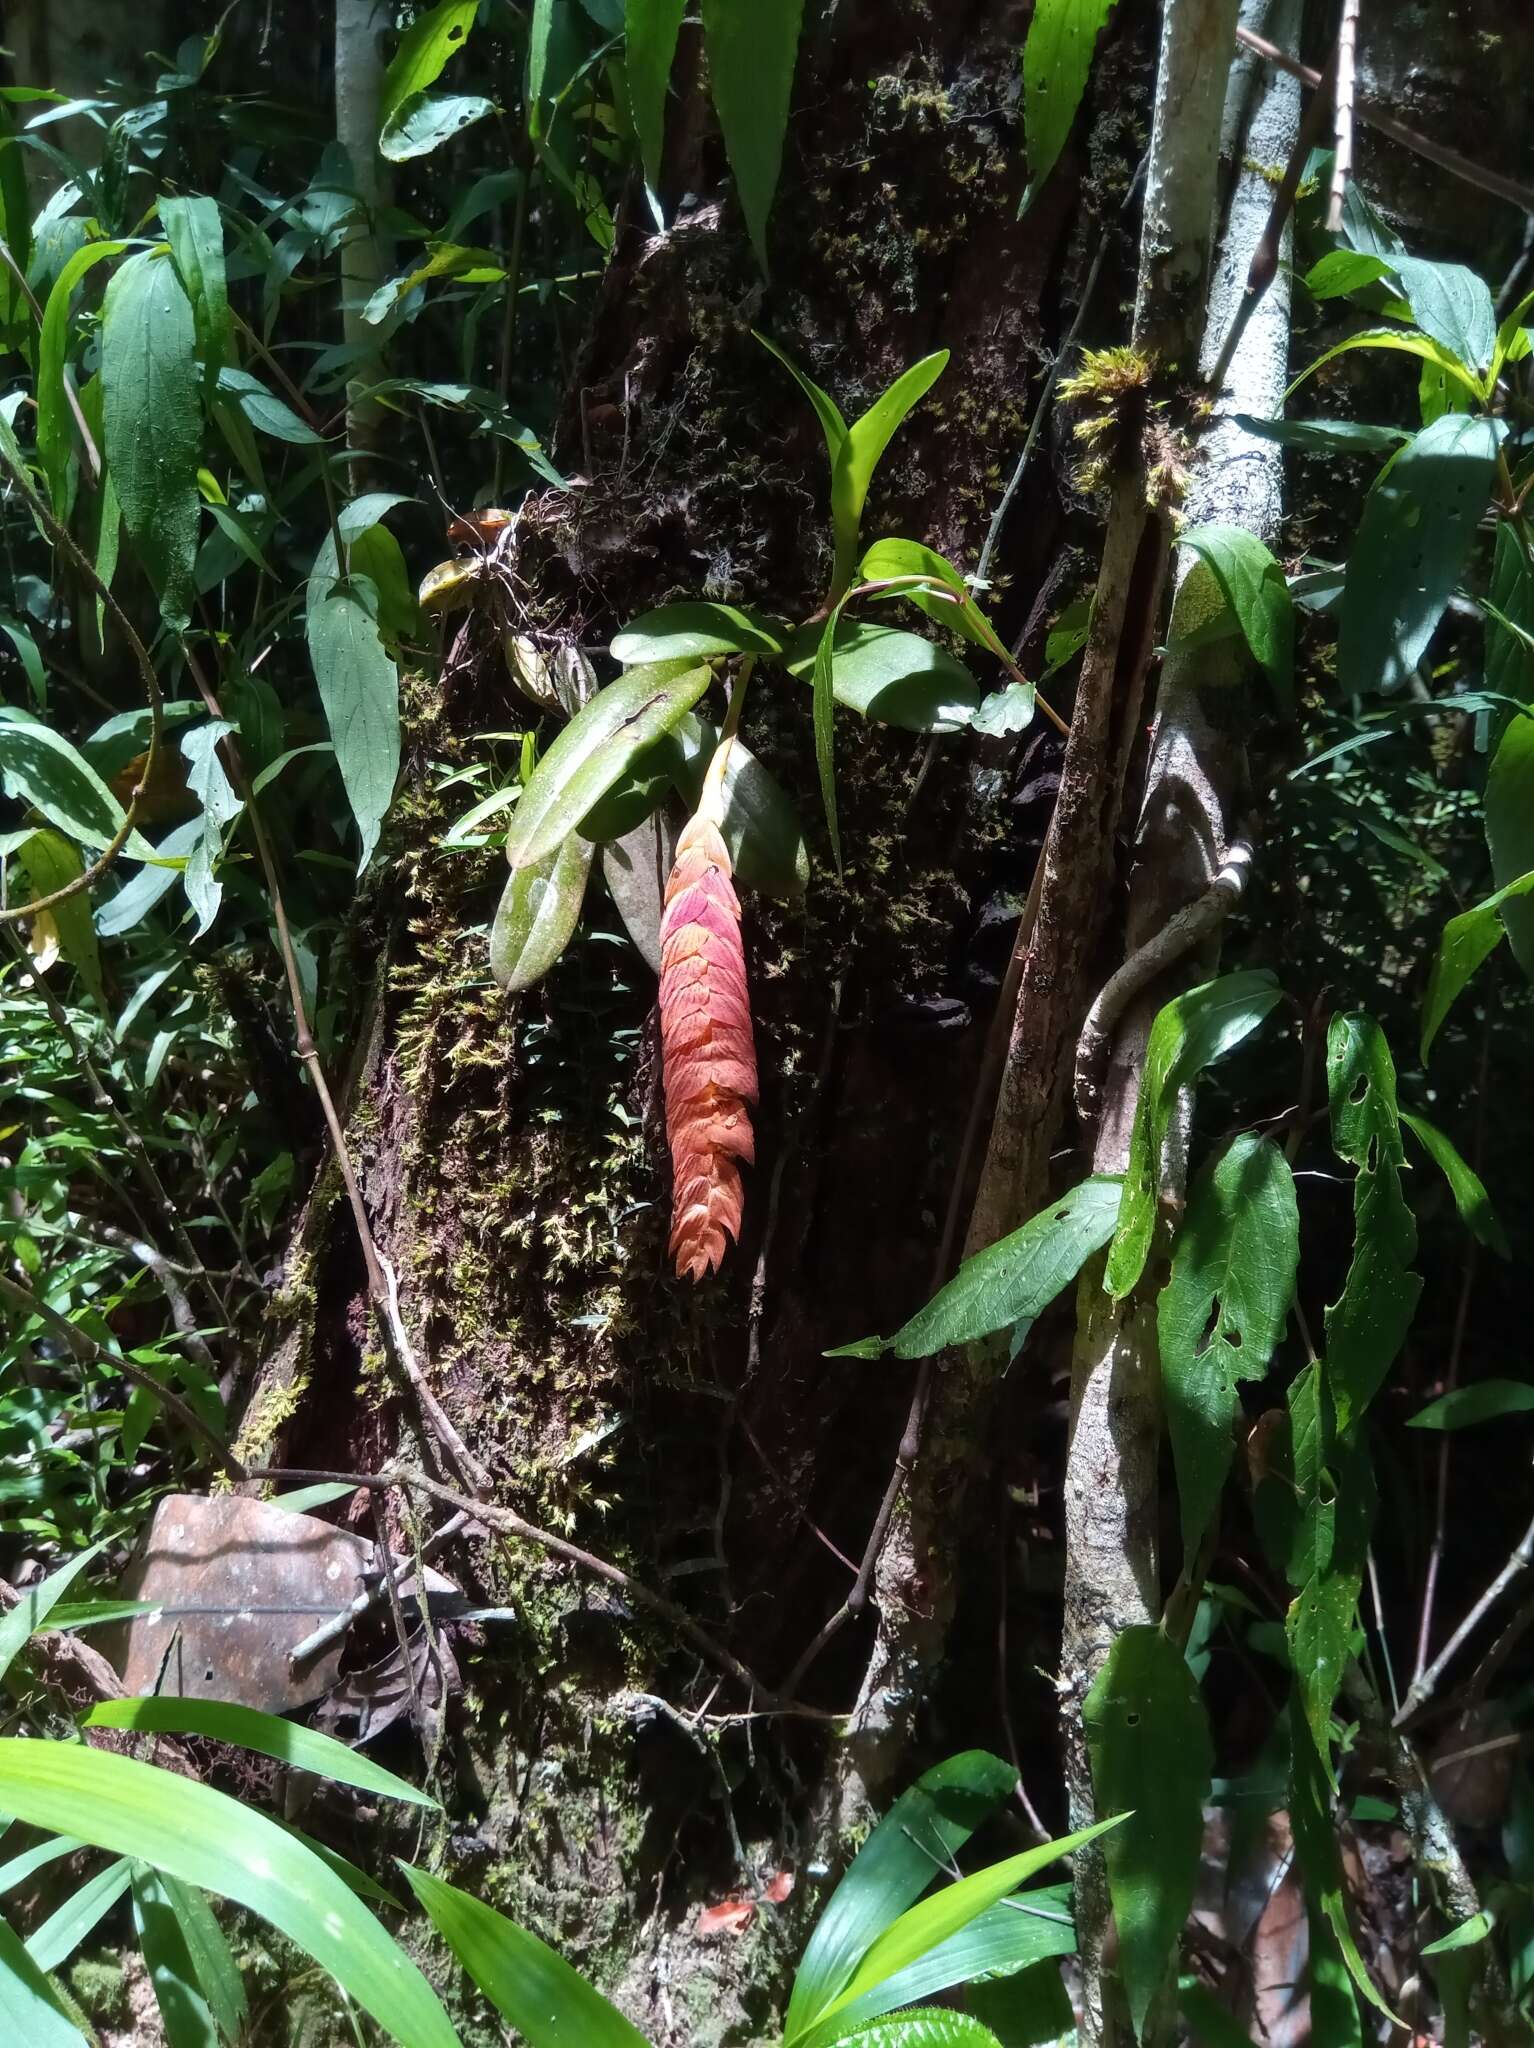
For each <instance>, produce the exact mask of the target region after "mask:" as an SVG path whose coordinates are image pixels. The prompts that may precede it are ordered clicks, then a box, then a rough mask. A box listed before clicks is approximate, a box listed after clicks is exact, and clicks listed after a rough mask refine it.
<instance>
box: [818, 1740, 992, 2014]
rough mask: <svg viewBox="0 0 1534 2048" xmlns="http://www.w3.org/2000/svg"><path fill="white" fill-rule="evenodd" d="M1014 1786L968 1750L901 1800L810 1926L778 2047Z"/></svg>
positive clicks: (826, 2001) (835, 1990)
mask: <svg viewBox="0 0 1534 2048" xmlns="http://www.w3.org/2000/svg"><path fill="white" fill-rule="evenodd" d="M1016 1782H1017V1772H1016V1770H1015V1769H1014V1768H1013V1766H1012V1765H1011V1764H1007V1763H1003V1762H1002V1760H1001V1758H1000V1757H997V1756H992V1755H990V1754H989V1752H988V1751H986V1750H983V1749H972V1750H966V1751H965V1752H964V1753H963V1754H962V1755H960V1756H954V1757H949V1758H948V1759H947V1760H946V1762H944V1763H940V1764H935V1765H934V1766H933V1768H932V1769H931V1770H930V1771H926V1772H924V1773H923V1774H922V1776H921V1777H920V1778H918V1779H917V1781H916V1783H915V1784H914V1785H910V1786H908V1787H907V1788H906V1790H905V1791H904V1792H902V1793H901V1795H900V1797H899V1798H898V1799H897V1800H896V1801H895V1803H894V1805H893V1806H892V1807H891V1808H890V1810H889V1812H888V1813H887V1814H885V1816H884V1818H883V1820H881V1821H880V1822H879V1824H878V1826H877V1827H876V1828H875V1829H874V1831H873V1833H872V1834H871V1835H870V1836H869V1838H868V1840H867V1841H866V1842H865V1843H864V1844H863V1846H862V1848H861V1849H860V1850H859V1851H858V1853H857V1855H856V1856H855V1857H854V1858H853V1860H852V1863H851V1864H850V1866H849V1867H848V1870H847V1874H846V1876H845V1877H843V1879H842V1881H841V1883H840V1884H839V1885H838V1886H837V1888H836V1890H835V1891H834V1892H833V1893H832V1895H831V1898H830V1901H829V1902H828V1904H827V1905H826V1908H825V1910H824V1911H823V1912H822V1913H821V1915H820V1918H819V1919H818V1920H817V1921H816V1923H815V1932H814V1933H813V1934H812V1935H811V1936H810V1940H809V1945H808V1946H807V1947H806V1949H805V1951H804V1956H803V1960H802V1961H801V1962H800V1964H799V1968H798V1971H797V1973H796V1975H795V1977H794V1988H793V1992H792V1994H791V1996H790V1998H789V2002H788V2014H787V2017H786V2019H785V2020H784V2040H785V2042H790V2043H791V2042H794V2041H796V2040H798V2039H799V2037H800V2036H801V2035H803V2034H805V2033H807V2032H808V2031H809V2029H810V2028H811V2027H812V2026H813V2025H814V2024H815V2022H816V2021H817V2020H818V2019H819V2018H820V2016H821V2015H822V2014H823V2013H824V2012H825V2010H826V2008H827V2007H828V2006H829V2005H830V2003H831V2001H832V1999H834V1998H836V1997H837V1996H838V1995H839V1994H840V1993H841V1992H842V1991H843V1990H844V1989H845V1988H846V1985H847V1983H848V1981H849V1979H850V1978H851V1976H852V1973H853V1971H854V1970H855V1969H856V1968H857V1965H858V1963H859V1962H860V1961H861V1959H862V1957H863V1956H864V1955H865V1954H866V1953H867V1951H868V1950H869V1949H870V1948H871V1947H872V1945H873V1943H874V1942H875V1941H876V1940H877V1939H878V1937H879V1936H880V1935H881V1934H882V1933H883V1932H884V1930H885V1929H886V1928H887V1927H888V1926H889V1925H890V1924H891V1922H892V1921H894V1920H895V1919H897V1918H898V1917H899V1915H900V1914H901V1913H903V1912H904V1911H905V1909H906V1907H907V1906H910V1905H914V1904H915V1902H916V1900H917V1899H919V1898H920V1897H921V1895H922V1893H923V1892H924V1891H925V1890H926V1889H927V1887H928V1886H929V1885H930V1884H932V1883H933V1881H934V1880H935V1879H936V1877H937V1876H938V1875H939V1873H940V1872H941V1871H942V1870H943V1869H945V1868H946V1867H947V1866H948V1865H949V1864H950V1863H951V1862H952V1859H953V1856H954V1853H955V1851H957V1850H959V1849H961V1848H962V1847H963V1846H964V1844H965V1843H966V1842H967V1841H968V1840H969V1838H970V1836H971V1835H972V1834H973V1833H974V1831H975V1829H976V1828H977V1827H979V1826H980V1825H981V1823H982V1822H983V1821H985V1820H988V1819H989V1818H990V1816H991V1815H992V1814H993V1813H994V1812H995V1811H996V1809H997V1808H998V1807H999V1806H1000V1805H1001V1804H1002V1803H1003V1801H1005V1800H1007V1799H1009V1798H1010V1797H1011V1796H1012V1789H1013V1786H1014V1785H1015V1784H1016Z"/></svg>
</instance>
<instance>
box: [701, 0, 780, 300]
mask: <svg viewBox="0 0 1534 2048" xmlns="http://www.w3.org/2000/svg"><path fill="white" fill-rule="evenodd" d="M702 13H703V42H704V47H705V49H706V50H707V52H708V77H709V85H710V88H711V90H712V92H713V98H714V111H715V112H716V113H717V114H718V116H719V126H720V128H721V130H722V131H723V134H724V147H725V154H726V155H727V156H728V157H729V159H730V169H731V170H732V171H733V172H734V174H735V189H736V191H737V193H738V194H739V195H740V208H741V212H742V213H743V214H744V215H745V217H746V228H747V231H748V233H749V234H750V236H751V246H752V248H753V249H754V250H755V251H756V260H757V261H758V263H760V264H761V266H762V269H763V271H764V272H765V271H766V269H767V268H768V264H767V216H768V214H769V213H770V212H771V211H772V196H773V193H774V192H775V191H776V190H777V185H778V171H779V168H780V167H781V165H782V162H783V136H784V133H785V131H786V129H787V127H788V102H789V95H790V93H791V92H792V89H793V83H794V59H795V56H796V54H797V52H798V48H799V26H800V22H801V19H802V17H803V13H804V0H751V4H750V5H749V6H745V7H743V6H741V5H740V4H739V0H703V4H702Z"/></svg>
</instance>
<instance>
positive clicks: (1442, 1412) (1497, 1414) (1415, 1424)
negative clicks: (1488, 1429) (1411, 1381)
mask: <svg viewBox="0 0 1534 2048" xmlns="http://www.w3.org/2000/svg"><path fill="white" fill-rule="evenodd" d="M1529 1414H1534V1386H1530V1384H1529V1382H1528V1381H1527V1380H1477V1381H1476V1383H1475V1385H1474V1386H1473V1387H1455V1388H1454V1389H1453V1390H1452V1391H1451V1392H1450V1393H1447V1394H1440V1395H1439V1397H1438V1399H1437V1400H1436V1401H1429V1402H1428V1404H1427V1406H1426V1407H1425V1408H1424V1409H1422V1410H1421V1411H1420V1412H1419V1413H1418V1414H1416V1415H1413V1416H1412V1417H1411V1419H1410V1421H1409V1422H1408V1423H1407V1425H1406V1427H1407V1428H1408V1429H1472V1428H1474V1426H1475V1424H1476V1423H1478V1422H1500V1421H1501V1420H1502V1418H1503V1416H1504V1415H1529Z"/></svg>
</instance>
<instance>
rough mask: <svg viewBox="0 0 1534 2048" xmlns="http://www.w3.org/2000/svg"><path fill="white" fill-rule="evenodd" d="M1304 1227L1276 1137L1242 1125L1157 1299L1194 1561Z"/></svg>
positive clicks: (1186, 1221)
mask: <svg viewBox="0 0 1534 2048" xmlns="http://www.w3.org/2000/svg"><path fill="white" fill-rule="evenodd" d="M1299 1231H1300V1218H1299V1208H1298V1205H1297V1203H1296V1201H1295V1197H1294V1176H1293V1174H1292V1173H1291V1172H1290V1170H1289V1163H1288V1161H1287V1160H1286V1159H1285V1157H1284V1155H1283V1153H1282V1152H1281V1151H1280V1150H1279V1148H1278V1147H1277V1146H1276V1145H1275V1144H1274V1143H1273V1141H1272V1140H1271V1139H1270V1138H1258V1137H1256V1136H1254V1135H1253V1134H1252V1133H1250V1132H1247V1133H1244V1134H1243V1135H1242V1136H1240V1137H1238V1138H1236V1139H1235V1140H1234V1141H1233V1142H1232V1143H1231V1144H1230V1145H1229V1146H1227V1147H1226V1149H1225V1150H1224V1151H1223V1152H1222V1153H1221V1154H1220V1156H1219V1157H1218V1158H1217V1159H1215V1160H1213V1161H1212V1162H1211V1163H1210V1164H1209V1165H1208V1166H1207V1167H1205V1169H1204V1170H1203V1172H1202V1173H1201V1174H1200V1175H1199V1176H1198V1179H1197V1180H1196V1181H1195V1182H1194V1184H1193V1191H1192V1193H1191V1195H1190V1196H1189V1199H1188V1208H1187V1214H1186V1215H1185V1217H1184V1218H1183V1223H1182V1228H1181V1229H1180V1230H1179V1231H1178V1233H1177V1242H1176V1245H1175V1247H1174V1248H1173V1252H1172V1273H1171V1278H1170V1279H1169V1280H1168V1282H1167V1284H1166V1286H1165V1287H1164V1288H1163V1289H1162V1292H1161V1297H1160V1299H1159V1301H1158V1302H1157V1304H1156V1324H1157V1335H1158V1339H1159V1343H1160V1348H1161V1375H1162V1389H1163V1394H1164V1398H1165V1401H1166V1415H1167V1428H1168V1432H1169V1434H1170V1436H1171V1440H1172V1457H1173V1461H1174V1463H1175V1465H1176V1468H1177V1500H1178V1507H1179V1510H1180V1513H1181V1517H1182V1542H1183V1555H1184V1557H1185V1558H1186V1559H1188V1560H1189V1561H1190V1562H1191V1560H1192V1558H1193V1557H1194V1555H1195V1553H1196V1552H1197V1550H1198V1546H1199V1542H1200V1540H1201V1539H1202V1537H1203V1534H1204V1531H1205V1529H1207V1528H1208V1526H1209V1523H1210V1520H1211V1518H1212V1517H1213V1514H1214V1511H1215V1507H1216V1504H1217V1503H1218V1501H1219V1497H1220V1490H1221V1488H1222V1487H1223V1486H1224V1484H1225V1475H1226V1473H1227V1472H1228V1471H1229V1470H1230V1463H1231V1457H1232V1454H1233V1452H1234V1448H1235V1446H1234V1439H1233V1436H1232V1431H1233V1429H1234V1426H1235V1421H1236V1415H1237V1412H1238V1410H1239V1408H1240V1405H1241V1404H1240V1397H1239V1395H1238V1393H1237V1391H1236V1389H1237V1386H1238V1383H1239V1382H1240V1381H1242V1380H1260V1379H1261V1378H1262V1377H1263V1375H1264V1373H1265V1372H1266V1371H1267V1369H1268V1361H1269V1360H1270V1359H1271V1357H1272V1355H1273V1347H1274V1345H1275V1344H1276V1343H1277V1342H1278V1340H1279V1338H1280V1336H1282V1334H1283V1328H1284V1324H1285V1322H1286V1320H1287V1319H1288V1315H1289V1306H1290V1303H1291V1302H1292V1300H1293V1299H1294V1279H1295V1273H1296V1271H1297V1270H1298V1266H1299V1257H1300V1241H1299Z"/></svg>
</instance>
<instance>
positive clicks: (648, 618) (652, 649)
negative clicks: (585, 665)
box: [609, 599, 788, 668]
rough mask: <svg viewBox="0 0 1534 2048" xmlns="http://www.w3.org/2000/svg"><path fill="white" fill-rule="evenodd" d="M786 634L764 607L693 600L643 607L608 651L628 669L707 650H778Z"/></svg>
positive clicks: (698, 655) (694, 655) (772, 652)
mask: <svg viewBox="0 0 1534 2048" xmlns="http://www.w3.org/2000/svg"><path fill="white" fill-rule="evenodd" d="M787 633H788V628H787V627H786V626H784V625H783V624H782V623H781V622H780V621H779V620H777V619H770V618H768V616H767V615H766V613H765V612H754V611H746V610H742V609H740V608H739V607H738V606H736V605H732V604H707V603H705V602H704V601H703V600H701V599H689V600H688V601H687V602H685V603H682V604H663V605H660V606H658V607H657V608H656V609H655V610H654V611H652V612H642V613H641V614H640V616H639V617H638V618H637V619H635V620H634V622H633V623H632V625H628V626H625V627H624V629H623V631H622V632H621V633H620V634H618V636H617V638H616V639H615V640H614V641H613V643H612V647H611V649H610V650H609V651H610V652H611V654H612V657H613V659H614V661H621V662H622V663H623V665H624V667H625V668H640V667H643V666H644V665H645V664H646V663H650V662H656V661H675V660H680V659H681V658H682V657H683V656H686V657H687V658H689V659H698V658H701V657H702V656H703V655H706V654H765V655H778V654H781V653H782V652H783V643H784V640H785V639H786V637H787Z"/></svg>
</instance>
